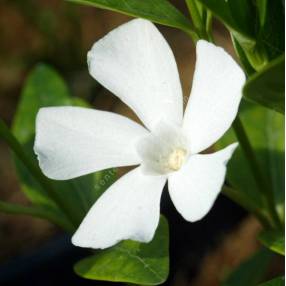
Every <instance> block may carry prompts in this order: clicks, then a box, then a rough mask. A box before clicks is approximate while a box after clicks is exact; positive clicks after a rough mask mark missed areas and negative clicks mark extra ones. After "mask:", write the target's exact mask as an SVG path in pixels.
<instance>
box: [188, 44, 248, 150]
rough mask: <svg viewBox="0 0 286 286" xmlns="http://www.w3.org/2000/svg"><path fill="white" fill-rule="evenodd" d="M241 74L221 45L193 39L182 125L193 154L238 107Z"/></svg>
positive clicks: (219, 131) (217, 133)
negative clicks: (191, 68) (194, 50)
mask: <svg viewBox="0 0 286 286" xmlns="http://www.w3.org/2000/svg"><path fill="white" fill-rule="evenodd" d="M244 82H245V75H244V73H243V71H242V69H241V68H240V67H239V66H238V64H237V63H236V62H235V61H234V60H233V59H232V57H231V56H230V55H229V54H227V53H226V52H225V51H224V50H223V49H222V48H219V47H216V46H215V45H213V44H211V43H208V42H206V41H203V40H200V41H198V43H197V62H196V68H195V73H194V79H193V86H192V92H191V96H190V99H189V102H188V105H187V108H186V111H185V116H184V123H183V129H184V131H185V132H186V134H188V136H189V138H190V144H191V145H190V149H191V152H192V153H193V154H196V153H199V152H201V151H203V150H205V149H206V148H208V147H209V146H211V145H212V144H213V143H215V142H216V141H217V140H218V139H219V138H220V137H221V136H222V135H223V134H224V133H225V132H226V131H227V129H228V128H229V127H230V126H231V124H232V122H233V120H234V118H235V116H236V114H237V111H238V107H239V103H240V100H241V96H242V87H243V84H244Z"/></svg>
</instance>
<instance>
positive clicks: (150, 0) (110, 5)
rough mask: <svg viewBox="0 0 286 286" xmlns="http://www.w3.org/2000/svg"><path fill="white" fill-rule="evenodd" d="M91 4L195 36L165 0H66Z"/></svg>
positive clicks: (181, 17) (186, 21)
mask: <svg viewBox="0 0 286 286" xmlns="http://www.w3.org/2000/svg"><path fill="white" fill-rule="evenodd" d="M68 1H70V2H75V3H79V4H85V5H91V6H94V7H98V8H102V9H107V10H111V11H115V12H119V13H123V14H126V15H129V16H133V17H138V18H144V19H147V20H150V21H152V22H155V23H158V24H162V25H166V26H170V27H174V28H178V29H181V30H183V31H185V32H187V33H188V34H191V35H193V36H195V37H196V35H195V33H194V31H193V30H192V24H191V22H190V20H189V19H188V18H186V17H185V16H184V14H182V13H181V12H180V11H179V10H178V9H177V8H175V7H174V6H173V5H172V4H171V3H170V2H169V1H167V0H156V1H154V0H144V1H142V0H124V1H118V0H68Z"/></svg>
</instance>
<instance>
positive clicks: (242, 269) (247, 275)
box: [222, 249, 273, 286]
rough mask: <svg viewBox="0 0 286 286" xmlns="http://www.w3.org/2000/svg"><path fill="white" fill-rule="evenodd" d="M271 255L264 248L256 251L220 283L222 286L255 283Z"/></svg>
mask: <svg viewBox="0 0 286 286" xmlns="http://www.w3.org/2000/svg"><path fill="white" fill-rule="evenodd" d="M272 257H273V255H272V253H271V252H270V251H268V250H266V249H262V250H260V251H258V252H257V253H255V254H254V255H253V256H251V257H250V258H249V259H247V260H246V261H244V262H243V263H242V264H241V265H240V266H238V268H237V269H235V270H234V271H233V272H232V273H231V274H230V275H229V276H228V277H227V279H226V280H225V281H224V282H223V283H222V286H241V285H243V286H253V285H256V284H257V283H259V282H260V281H261V280H262V279H263V277H264V275H265V273H266V272H267V269H268V267H269V265H270V263H271V259H272Z"/></svg>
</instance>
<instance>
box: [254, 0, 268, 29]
mask: <svg viewBox="0 0 286 286" xmlns="http://www.w3.org/2000/svg"><path fill="white" fill-rule="evenodd" d="M267 2H268V1H267V0H256V6H257V10H258V15H259V23H260V26H261V27H264V24H265V20H266V13H267Z"/></svg>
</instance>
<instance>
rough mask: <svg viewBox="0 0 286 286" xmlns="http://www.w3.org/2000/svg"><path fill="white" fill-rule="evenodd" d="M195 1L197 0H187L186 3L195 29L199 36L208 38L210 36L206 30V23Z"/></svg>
mask: <svg viewBox="0 0 286 286" xmlns="http://www.w3.org/2000/svg"><path fill="white" fill-rule="evenodd" d="M195 1H196V0H186V4H187V6H188V9H189V12H190V15H191V18H192V21H193V24H194V27H195V30H196V32H197V34H198V35H199V38H201V39H207V38H208V36H207V32H206V27H205V23H204V21H203V19H202V16H201V14H200V11H199V9H198V6H197V3H196V2H195Z"/></svg>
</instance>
